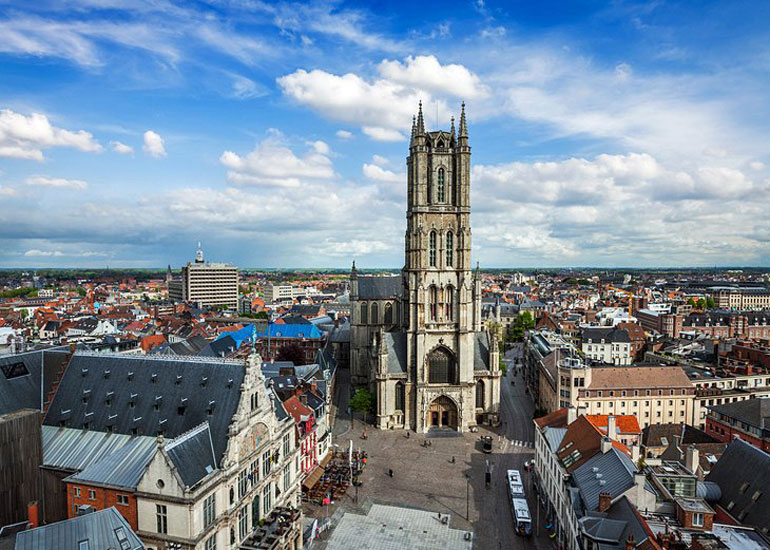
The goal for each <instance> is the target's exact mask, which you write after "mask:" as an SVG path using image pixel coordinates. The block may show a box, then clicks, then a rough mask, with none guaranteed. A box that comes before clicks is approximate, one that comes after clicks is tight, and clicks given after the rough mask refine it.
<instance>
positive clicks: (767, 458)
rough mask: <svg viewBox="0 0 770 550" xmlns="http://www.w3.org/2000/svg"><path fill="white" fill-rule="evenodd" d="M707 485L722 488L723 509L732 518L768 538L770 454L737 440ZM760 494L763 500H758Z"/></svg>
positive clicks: (708, 477) (714, 470)
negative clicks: (711, 484)
mask: <svg viewBox="0 0 770 550" xmlns="http://www.w3.org/2000/svg"><path fill="white" fill-rule="evenodd" d="M706 481H713V482H715V483H716V484H717V485H719V488H720V489H721V490H722V498H720V499H719V505H720V506H721V507H722V508H724V509H725V510H727V512H728V513H729V514H730V515H732V516H733V517H734V518H736V519H737V520H738V521H740V522H741V523H743V524H745V525H750V526H752V527H757V528H759V529H762V531H763V533H764V534H765V536H767V535H768V534H769V532H770V454H768V453H766V452H764V451H762V450H760V449H758V448H756V447H754V446H753V445H751V444H749V443H746V442H745V441H743V440H742V439H733V441H732V442H731V443H730V445H729V446H728V447H727V450H726V451H725V452H724V454H722V456H721V458H720V459H719V461H717V463H716V464H715V465H714V467H713V468H712V469H711V471H710V472H709V474H708V475H707V476H706ZM744 485H746V486H745V487H744ZM757 492H758V493H759V496H758V497H757V499H756V500H754V496H755V493H757ZM730 503H732V506H730Z"/></svg>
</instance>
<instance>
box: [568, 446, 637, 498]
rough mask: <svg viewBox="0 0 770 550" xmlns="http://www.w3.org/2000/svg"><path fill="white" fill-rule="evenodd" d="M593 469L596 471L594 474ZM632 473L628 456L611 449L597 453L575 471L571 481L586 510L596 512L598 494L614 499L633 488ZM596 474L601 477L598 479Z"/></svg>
mask: <svg viewBox="0 0 770 550" xmlns="http://www.w3.org/2000/svg"><path fill="white" fill-rule="evenodd" d="M594 468H597V469H598V471H596V472H594V470H593V469H594ZM634 471H635V468H634V463H633V462H632V461H631V459H630V458H629V457H628V455H627V454H625V453H624V452H622V451H619V450H618V449H616V448H615V447H612V448H611V449H610V450H609V451H607V452H606V453H597V454H596V455H594V456H593V457H591V458H590V459H588V460H587V461H586V462H584V463H583V464H582V465H581V466H580V467H578V468H577V469H575V471H574V472H572V479H573V480H574V481H575V485H576V486H577V487H578V489H579V490H580V496H581V498H582V499H583V503H584V505H585V507H586V510H597V509H598V508H599V493H603V492H607V493H609V494H611V495H612V498H615V497H617V496H618V495H620V494H622V493H624V492H626V491H627V490H628V489H630V488H631V487H633V485H634ZM597 474H598V475H601V477H600V478H598V479H597V477H596V476H597ZM601 482H604V484H602V483H601Z"/></svg>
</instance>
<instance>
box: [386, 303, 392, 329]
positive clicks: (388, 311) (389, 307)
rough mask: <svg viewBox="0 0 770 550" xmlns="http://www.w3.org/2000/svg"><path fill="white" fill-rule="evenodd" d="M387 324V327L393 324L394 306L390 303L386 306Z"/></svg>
mask: <svg viewBox="0 0 770 550" xmlns="http://www.w3.org/2000/svg"><path fill="white" fill-rule="evenodd" d="M385 324H386V325H392V324H393V304H391V303H390V302H388V303H387V304H385Z"/></svg>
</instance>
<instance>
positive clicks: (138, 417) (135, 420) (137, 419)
mask: <svg viewBox="0 0 770 550" xmlns="http://www.w3.org/2000/svg"><path fill="white" fill-rule="evenodd" d="M141 419H142V417H141V416H135V417H134V422H139V421H140V420H141Z"/></svg>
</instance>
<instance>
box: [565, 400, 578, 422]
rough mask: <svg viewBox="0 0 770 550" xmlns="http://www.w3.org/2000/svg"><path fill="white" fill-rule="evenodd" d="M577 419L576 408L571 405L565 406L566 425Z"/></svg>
mask: <svg viewBox="0 0 770 550" xmlns="http://www.w3.org/2000/svg"><path fill="white" fill-rule="evenodd" d="M575 420H577V409H576V408H575V407H573V406H572V405H569V406H567V426H569V425H570V424H572V423H573V422H574V421H575Z"/></svg>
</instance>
